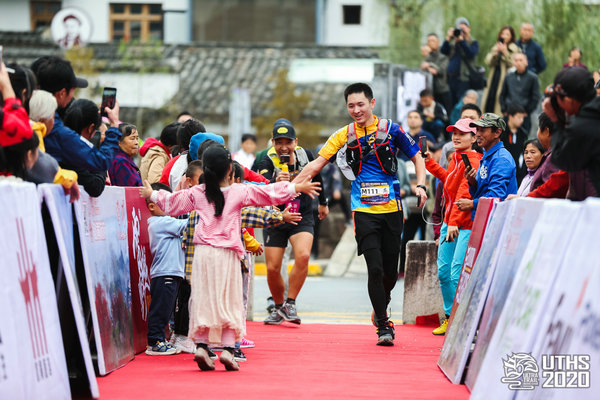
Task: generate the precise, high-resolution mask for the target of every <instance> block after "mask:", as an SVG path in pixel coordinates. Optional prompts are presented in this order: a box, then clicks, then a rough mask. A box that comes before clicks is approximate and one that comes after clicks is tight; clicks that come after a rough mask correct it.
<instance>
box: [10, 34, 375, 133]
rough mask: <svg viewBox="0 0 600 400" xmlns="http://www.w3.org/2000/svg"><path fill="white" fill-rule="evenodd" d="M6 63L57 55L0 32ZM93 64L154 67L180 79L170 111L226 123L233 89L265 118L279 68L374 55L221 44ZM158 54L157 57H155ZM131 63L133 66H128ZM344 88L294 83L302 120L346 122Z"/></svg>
mask: <svg viewBox="0 0 600 400" xmlns="http://www.w3.org/2000/svg"><path fill="white" fill-rule="evenodd" d="M0 43H3V44H4V48H5V50H4V52H5V60H6V61H7V62H12V61H17V62H19V63H23V64H26V65H29V64H31V62H32V61H33V60H34V59H35V58H37V57H39V56H42V55H50V54H61V50H60V49H59V48H58V47H56V46H55V45H54V44H53V43H52V42H51V41H50V40H48V39H43V38H42V37H41V36H40V35H39V34H36V33H28V32H26V33H23V32H0ZM91 46H92V47H93V49H94V57H95V59H96V60H104V61H106V62H107V63H108V64H107V67H108V68H109V69H110V70H113V71H119V70H128V71H131V70H132V69H134V70H140V69H143V67H147V66H148V64H153V65H154V67H158V68H166V69H167V70H170V71H175V72H178V73H179V74H180V91H179V93H178V94H177V95H176V96H175V98H174V99H173V102H172V104H171V106H175V108H176V109H178V110H182V109H186V110H189V111H190V112H192V113H194V114H195V115H200V116H202V118H206V117H209V118H210V119H218V120H221V121H224V122H225V121H226V120H227V117H228V113H229V101H230V98H229V96H230V92H231V90H232V89H233V88H236V87H237V88H244V89H248V90H249V91H250V98H251V107H252V114H253V116H257V115H260V114H261V113H264V112H265V110H264V109H263V105H264V104H265V103H267V102H268V101H270V100H271V99H272V97H273V89H274V86H275V82H274V80H273V79H272V78H273V77H275V76H276V73H277V71H278V70H280V69H289V68H290V65H291V63H292V60H294V59H302V58H307V59H329V60H331V59H359V58H362V59H376V58H378V53H377V51H376V50H372V49H368V48H355V47H325V46H307V45H300V46H293V45H283V44H251V45H249V44H219V43H202V44H192V45H163V46H159V47H156V46H153V49H154V50H153V51H149V49H148V47H149V46H137V47H133V46H132V47H131V48H128V50H127V51H128V54H130V55H131V52H135V55H134V56H133V57H129V58H130V60H129V62H128V63H125V62H124V61H123V58H122V57H121V56H120V55H119V45H117V44H112V43H102V44H92V45H91ZM121 53H122V51H121ZM157 54H158V55H159V56H157ZM131 59H133V60H134V61H135V62H134V63H132V62H131ZM347 83H350V82H344V83H327V82H314V83H303V84H298V85H297V89H298V90H309V91H310V93H311V101H310V104H309V107H308V108H307V109H306V110H305V112H304V116H305V117H307V118H309V119H312V120H315V121H323V120H326V121H327V122H326V124H327V125H330V124H333V125H336V124H339V123H343V121H347V120H348V116H347V114H346V110H345V107H344V104H343V100H342V99H341V96H342V93H343V90H344V87H345V86H346V84H347Z"/></svg>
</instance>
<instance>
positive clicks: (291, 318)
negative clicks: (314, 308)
mask: <svg viewBox="0 0 600 400" xmlns="http://www.w3.org/2000/svg"><path fill="white" fill-rule="evenodd" d="M277 312H278V313H279V315H280V316H281V317H282V318H283V319H284V320H286V321H288V322H291V323H293V324H298V325H300V317H298V313H297V312H296V304H294V303H288V302H287V301H286V302H285V303H283V305H282V306H281V308H280V309H279V310H277Z"/></svg>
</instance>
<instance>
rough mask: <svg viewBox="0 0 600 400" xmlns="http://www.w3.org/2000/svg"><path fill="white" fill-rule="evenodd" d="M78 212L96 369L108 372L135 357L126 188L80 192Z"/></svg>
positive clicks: (77, 204)
mask: <svg viewBox="0 0 600 400" xmlns="http://www.w3.org/2000/svg"><path fill="white" fill-rule="evenodd" d="M76 214H77V224H78V226H79V232H80V238H81V247H82V253H83V259H84V263H85V265H86V276H88V277H89V279H88V280H87V286H88V292H89V297H90V303H91V307H92V320H93V324H94V338H95V341H96V347H97V350H98V370H99V373H100V375H106V374H107V373H109V372H111V371H113V370H115V369H117V368H119V367H122V366H123V365H125V364H126V363H127V362H128V361H130V360H131V359H133V356H134V348H133V323H132V316H131V286H130V275H129V250H128V247H127V246H128V242H127V215H126V207H125V190H124V189H123V188H122V187H115V186H111V187H106V188H105V189H104V192H102V195H100V197H98V198H93V197H90V196H89V195H88V194H87V193H85V191H82V193H81V199H80V200H79V202H77V203H76Z"/></svg>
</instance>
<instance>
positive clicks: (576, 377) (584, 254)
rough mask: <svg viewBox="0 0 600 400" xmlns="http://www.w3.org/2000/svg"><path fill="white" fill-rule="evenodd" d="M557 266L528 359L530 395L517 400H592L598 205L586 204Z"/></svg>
mask: <svg viewBox="0 0 600 400" xmlns="http://www.w3.org/2000/svg"><path fill="white" fill-rule="evenodd" d="M581 213H582V214H581V218H580V219H579V223H578V224H577V227H576V228H575V230H574V232H573V238H572V240H571V242H570V244H569V247H568V248H567V251H566V253H565V256H564V257H563V260H562V266H561V268H560V271H559V273H558V276H557V278H556V284H555V285H554V287H553V290H552V293H551V295H550V301H549V302H548V305H547V307H546V309H545V310H544V312H543V313H542V322H541V324H540V325H539V329H537V330H536V331H537V332H539V333H538V336H537V339H536V342H535V344H534V345H533V351H532V352H531V356H532V357H533V358H534V360H535V361H536V362H537V365H538V374H537V378H538V379H537V382H538V384H537V385H535V387H534V389H533V390H519V391H518V392H517V399H548V398H553V399H578V400H579V399H597V398H598V394H599V392H598V388H600V383H598V376H599V375H598V374H599V373H600V336H599V333H600V298H599V296H598V293H600V268H598V265H599V261H598V260H600V246H598V237H599V236H600V200H598V199H592V198H590V199H588V200H587V201H586V202H585V203H584V204H583V206H582V210H581Z"/></svg>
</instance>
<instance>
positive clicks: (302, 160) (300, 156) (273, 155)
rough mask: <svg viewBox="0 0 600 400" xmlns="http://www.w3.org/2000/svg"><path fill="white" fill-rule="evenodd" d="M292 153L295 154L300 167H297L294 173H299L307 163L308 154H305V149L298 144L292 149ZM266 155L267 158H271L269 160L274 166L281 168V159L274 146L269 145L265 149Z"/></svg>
mask: <svg viewBox="0 0 600 400" xmlns="http://www.w3.org/2000/svg"><path fill="white" fill-rule="evenodd" d="M294 154H295V155H296V161H297V162H298V165H299V166H300V169H298V170H297V171H296V172H295V174H299V173H300V171H301V170H302V168H304V167H305V166H306V164H308V163H309V160H308V155H307V154H306V150H304V149H303V148H302V147H300V146H296V148H295V149H294ZM267 157H268V158H269V160H271V162H272V163H273V166H275V168H277V169H279V170H281V165H282V164H281V161H280V160H279V157H278V156H277V152H276V151H275V148H274V147H271V148H270V149H269V150H268V151H267Z"/></svg>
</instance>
